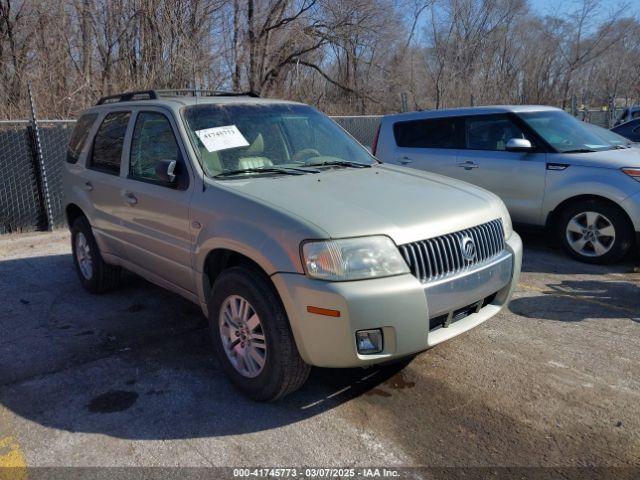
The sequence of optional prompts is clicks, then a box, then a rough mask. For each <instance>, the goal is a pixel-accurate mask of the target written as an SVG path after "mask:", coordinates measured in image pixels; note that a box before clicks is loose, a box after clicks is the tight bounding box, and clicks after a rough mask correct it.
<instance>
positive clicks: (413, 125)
mask: <svg viewBox="0 0 640 480" xmlns="http://www.w3.org/2000/svg"><path fill="white" fill-rule="evenodd" d="M393 135H394V137H395V140H396V145H398V146H399V147H406V148H463V143H464V121H463V120H462V119H460V118H434V119H423V120H409V121H406V122H398V123H396V124H395V125H394V126H393Z"/></svg>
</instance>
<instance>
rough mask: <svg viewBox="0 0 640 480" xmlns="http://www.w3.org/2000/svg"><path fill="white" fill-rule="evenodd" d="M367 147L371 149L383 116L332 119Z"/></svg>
mask: <svg viewBox="0 0 640 480" xmlns="http://www.w3.org/2000/svg"><path fill="white" fill-rule="evenodd" d="M331 118H332V119H333V120H335V122H336V123H337V124H338V125H340V126H341V127H342V128H344V129H345V130H346V131H347V132H349V133H350V134H351V136H352V137H353V138H355V139H356V140H358V141H359V142H360V143H361V144H362V145H364V146H365V147H368V148H369V149H370V148H371V145H372V144H373V137H375V135H376V131H377V130H378V126H379V125H380V119H381V118H382V115H361V116H342V117H331Z"/></svg>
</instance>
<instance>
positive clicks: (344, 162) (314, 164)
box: [304, 160, 371, 168]
mask: <svg viewBox="0 0 640 480" xmlns="http://www.w3.org/2000/svg"><path fill="white" fill-rule="evenodd" d="M326 165H338V166H341V167H355V168H369V167H371V165H367V164H366V163H359V162H350V161H349V160H323V161H322V162H312V163H305V164H304V166H305V167H323V166H326Z"/></svg>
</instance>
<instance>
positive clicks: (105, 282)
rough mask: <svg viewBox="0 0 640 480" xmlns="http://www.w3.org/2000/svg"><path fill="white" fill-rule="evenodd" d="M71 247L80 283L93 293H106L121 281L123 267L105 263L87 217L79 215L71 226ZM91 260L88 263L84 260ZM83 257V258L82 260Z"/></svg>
mask: <svg viewBox="0 0 640 480" xmlns="http://www.w3.org/2000/svg"><path fill="white" fill-rule="evenodd" d="M71 249H72V251H73V262H74V264H75V266H76V272H77V273H78V277H79V278H80V283H82V286H83V287H84V288H86V289H87V290H88V291H89V292H91V293H104V292H107V291H109V290H112V289H114V288H116V287H117V286H118V285H119V283H120V277H121V274H122V269H121V268H120V267H116V266H113V265H109V264H107V263H105V261H104V260H103V259H102V255H101V254H100V249H99V248H98V244H97V243H96V239H95V237H94V236H93V231H92V230H91V225H89V222H88V221H87V219H86V217H78V218H77V219H76V220H75V221H74V222H73V225H72V227H71ZM87 255H88V261H89V265H90V266H89V268H87V263H86V262H85V261H83V260H86V259H87ZM81 259H83V260H81Z"/></svg>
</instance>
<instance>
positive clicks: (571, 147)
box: [519, 110, 612, 153]
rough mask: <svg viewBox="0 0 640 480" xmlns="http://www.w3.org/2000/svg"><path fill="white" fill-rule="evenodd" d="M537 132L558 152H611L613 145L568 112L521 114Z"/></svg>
mask: <svg viewBox="0 0 640 480" xmlns="http://www.w3.org/2000/svg"><path fill="white" fill-rule="evenodd" d="M519 116H520V118H522V119H523V120H524V121H525V122H526V123H527V124H528V125H529V126H530V127H531V128H532V129H533V130H535V132H536V133H537V134H538V135H540V136H541V137H542V138H543V139H544V140H545V141H546V142H547V143H548V144H550V145H551V146H552V147H553V148H555V149H556V150H557V151H558V152H560V153H564V152H572V151H594V152H597V151H601V150H610V149H611V148H612V144H611V143H610V142H609V141H607V140H605V139H603V138H602V137H601V136H599V135H597V134H596V133H594V132H593V130H591V129H589V127H587V126H586V124H585V123H584V122H581V121H580V120H578V119H576V118H575V117H572V116H571V115H569V114H568V113H566V112H562V111H558V110H551V111H546V112H527V113H520V114H519Z"/></svg>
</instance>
